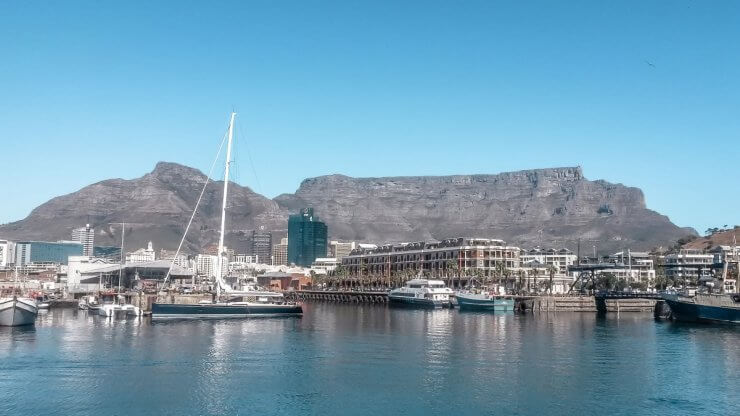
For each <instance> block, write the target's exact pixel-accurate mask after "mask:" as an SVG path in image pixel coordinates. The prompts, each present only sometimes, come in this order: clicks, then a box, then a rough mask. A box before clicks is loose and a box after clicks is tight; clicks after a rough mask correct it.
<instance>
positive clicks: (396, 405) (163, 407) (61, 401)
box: [0, 303, 740, 416]
mask: <svg viewBox="0 0 740 416" xmlns="http://www.w3.org/2000/svg"><path fill="white" fill-rule="evenodd" d="M304 310H305V314H304V316H303V317H302V318H281V319H275V318H269V319H245V320H230V321H198V320H193V321H170V322H152V321H150V319H148V318H130V319H126V320H110V319H106V318H103V317H99V316H88V315H87V313H86V312H84V311H77V310H72V309H59V310H52V311H49V312H46V313H42V314H41V315H40V316H39V318H38V320H37V322H36V325H35V327H25V328H20V327H18V328H0V415H16V414H23V415H48V414H70V415H72V414H74V415H139V414H141V415H145V414H152V415H154V414H158V415H159V414H168V415H201V414H205V415H247V414H258V415H322V416H323V415H373V416H378V415H593V414H617V415H643V414H644V415H730V414H737V413H736V412H737V411H738V409H740V330H738V329H736V327H731V326H709V325H687V324H680V323H671V322H662V321H655V320H653V319H652V316H651V315H650V314H644V313H633V314H628V313H622V314H619V315H617V314H607V315H602V316H597V315H596V314H594V313H550V314H529V315H515V314H513V313H504V314H500V313H498V314H494V313H490V312H489V313H477V312H461V311H458V310H408V309H393V308H389V307H387V306H385V305H382V306H381V305H339V304H326V303H307V304H305V305H304Z"/></svg>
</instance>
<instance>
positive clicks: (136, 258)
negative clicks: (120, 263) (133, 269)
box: [126, 241, 157, 263]
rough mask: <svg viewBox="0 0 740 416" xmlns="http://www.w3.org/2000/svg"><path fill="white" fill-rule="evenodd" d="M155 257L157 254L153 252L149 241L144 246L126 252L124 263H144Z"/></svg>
mask: <svg viewBox="0 0 740 416" xmlns="http://www.w3.org/2000/svg"><path fill="white" fill-rule="evenodd" d="M156 259H157V254H156V253H155V252H154V248H153V247H152V242H151V241H150V242H149V244H147V246H146V248H140V249H138V250H136V251H132V252H131V253H126V263H145V262H149V261H154V260H156Z"/></svg>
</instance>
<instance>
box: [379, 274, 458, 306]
mask: <svg viewBox="0 0 740 416" xmlns="http://www.w3.org/2000/svg"><path fill="white" fill-rule="evenodd" d="M452 294H454V292H453V291H452V289H450V288H448V287H447V286H445V283H444V282H443V281H442V280H429V279H412V280H409V281H408V282H406V285H405V286H403V287H400V288H398V289H393V290H391V291H390V293H388V301H389V302H390V303H391V304H397V305H404V306H415V307H420V308H442V307H449V306H450V305H451V304H450V295H452Z"/></svg>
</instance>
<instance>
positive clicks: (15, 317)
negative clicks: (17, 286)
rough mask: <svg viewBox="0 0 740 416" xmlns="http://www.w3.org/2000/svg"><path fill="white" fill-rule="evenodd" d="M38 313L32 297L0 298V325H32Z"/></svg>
mask: <svg viewBox="0 0 740 416" xmlns="http://www.w3.org/2000/svg"><path fill="white" fill-rule="evenodd" d="M38 314H39V309H38V306H36V301H35V300H34V299H32V298H26V297H19V296H15V295H13V296H10V297H7V298H0V326H21V325H33V324H34V323H35V322H36V316H37V315H38Z"/></svg>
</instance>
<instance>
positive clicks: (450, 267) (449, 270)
mask: <svg viewBox="0 0 740 416" xmlns="http://www.w3.org/2000/svg"><path fill="white" fill-rule="evenodd" d="M445 270H446V274H447V280H448V281H447V285H448V286H450V287H453V286H454V283H455V280H454V275H456V274H458V273H459V271H460V268H459V267H458V265H457V262H455V261H453V260H447V263H445ZM458 281H459V276H458ZM458 283H459V282H458Z"/></svg>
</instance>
